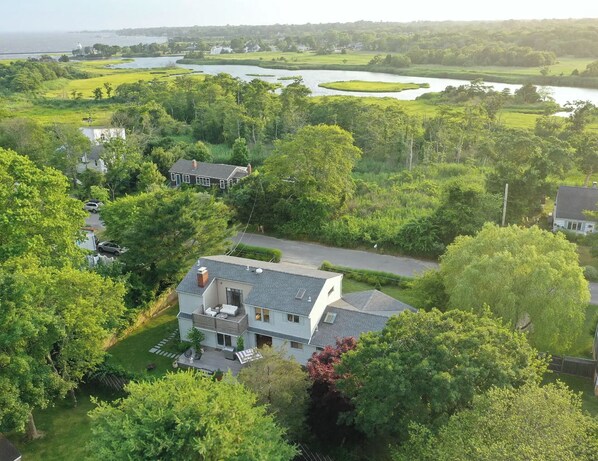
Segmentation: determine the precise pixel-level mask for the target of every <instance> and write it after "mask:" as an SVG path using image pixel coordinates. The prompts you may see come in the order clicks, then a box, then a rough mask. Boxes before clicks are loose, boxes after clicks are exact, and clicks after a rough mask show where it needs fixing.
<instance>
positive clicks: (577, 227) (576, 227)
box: [567, 221, 583, 231]
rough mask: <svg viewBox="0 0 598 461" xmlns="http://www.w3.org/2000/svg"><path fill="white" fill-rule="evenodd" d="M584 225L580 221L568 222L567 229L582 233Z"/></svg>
mask: <svg viewBox="0 0 598 461" xmlns="http://www.w3.org/2000/svg"><path fill="white" fill-rule="evenodd" d="M582 226H583V223H581V222H579V221H567V229H568V230H573V231H580V230H581V228H582Z"/></svg>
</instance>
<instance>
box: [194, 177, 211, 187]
mask: <svg viewBox="0 0 598 461" xmlns="http://www.w3.org/2000/svg"><path fill="white" fill-rule="evenodd" d="M195 184H201V185H202V186H205V187H210V178H204V177H203V176H196V177H195Z"/></svg>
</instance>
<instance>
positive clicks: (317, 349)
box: [316, 346, 324, 352]
mask: <svg viewBox="0 0 598 461" xmlns="http://www.w3.org/2000/svg"><path fill="white" fill-rule="evenodd" d="M323 350H324V348H323V347H320V346H316V351H318V352H321V351H323Z"/></svg>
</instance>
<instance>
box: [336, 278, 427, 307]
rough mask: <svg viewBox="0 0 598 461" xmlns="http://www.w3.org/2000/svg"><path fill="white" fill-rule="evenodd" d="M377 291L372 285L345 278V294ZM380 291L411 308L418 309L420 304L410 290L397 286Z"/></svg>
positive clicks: (386, 287) (382, 288) (383, 288)
mask: <svg viewBox="0 0 598 461" xmlns="http://www.w3.org/2000/svg"><path fill="white" fill-rule="evenodd" d="M374 289H376V287H375V286H373V285H370V284H369V283H365V282H357V281H355V280H351V279H349V278H347V277H343V293H353V292H355V291H367V290H374ZM379 290H380V291H381V292H382V293H384V294H387V295H388V296H391V297H392V298H395V299H398V300H399V301H403V302H404V303H406V304H409V305H410V306H413V307H417V306H418V304H419V300H418V298H417V296H416V294H415V293H414V292H413V290H411V289H409V288H399V287H395V286H390V285H389V286H384V287H381V288H379Z"/></svg>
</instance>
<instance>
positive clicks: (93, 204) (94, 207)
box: [83, 200, 103, 213]
mask: <svg viewBox="0 0 598 461" xmlns="http://www.w3.org/2000/svg"><path fill="white" fill-rule="evenodd" d="M102 205H103V203H102V202H98V201H95V200H94V201H91V200H90V201H89V202H85V205H83V209H84V210H85V211H91V212H92V213H97V212H98V211H99V210H100V207H101V206H102Z"/></svg>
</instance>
